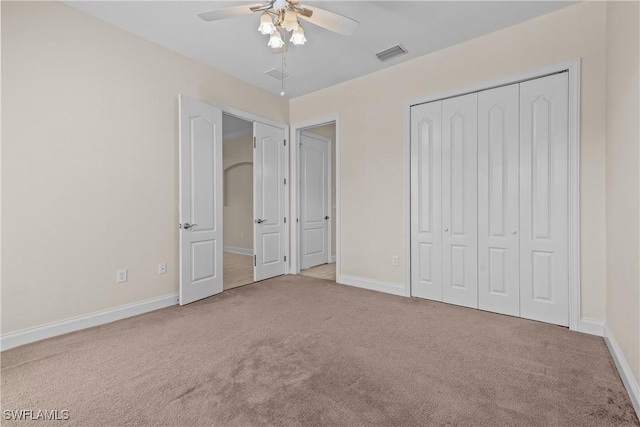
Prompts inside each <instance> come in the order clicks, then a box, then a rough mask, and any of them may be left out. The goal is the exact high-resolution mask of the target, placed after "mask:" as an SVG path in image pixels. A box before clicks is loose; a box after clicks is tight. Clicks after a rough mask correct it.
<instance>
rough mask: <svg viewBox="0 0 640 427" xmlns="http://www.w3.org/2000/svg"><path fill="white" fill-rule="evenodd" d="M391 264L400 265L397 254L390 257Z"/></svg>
mask: <svg viewBox="0 0 640 427" xmlns="http://www.w3.org/2000/svg"><path fill="white" fill-rule="evenodd" d="M391 264H393V265H395V266H398V265H400V257H399V256H398V255H394V256H392V257H391Z"/></svg>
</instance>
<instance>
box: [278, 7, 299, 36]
mask: <svg viewBox="0 0 640 427" xmlns="http://www.w3.org/2000/svg"><path fill="white" fill-rule="evenodd" d="M282 26H283V27H284V29H285V30H287V31H293V30H295V29H296V28H298V26H299V25H298V15H297V14H296V11H295V10H291V9H287V11H286V12H285V13H284V19H283V20H282Z"/></svg>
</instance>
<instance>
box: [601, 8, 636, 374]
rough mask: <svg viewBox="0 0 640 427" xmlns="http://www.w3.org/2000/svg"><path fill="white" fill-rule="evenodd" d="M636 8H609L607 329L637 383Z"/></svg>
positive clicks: (607, 82)
mask: <svg viewBox="0 0 640 427" xmlns="http://www.w3.org/2000/svg"><path fill="white" fill-rule="evenodd" d="M639 9H640V7H639V3H638V2H608V3H607V79H606V84H607V101H606V107H607V179H606V185H607V200H606V202H607V203H606V206H607V226H606V231H607V299H606V303H607V325H608V327H609V329H610V331H611V333H612V334H613V336H614V337H615V339H616V341H617V342H618V344H619V345H620V348H621V349H622V352H623V354H624V356H625V359H626V360H627V362H628V363H629V366H630V367H631V370H632V371H633V374H634V375H635V378H636V381H638V382H640V348H639V346H640V174H639V169H640V129H639V128H638V126H639V124H638V123H639V122H640V85H639V80H640V29H639V28H640V10H639Z"/></svg>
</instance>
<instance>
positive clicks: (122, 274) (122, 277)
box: [116, 268, 127, 283]
mask: <svg viewBox="0 0 640 427" xmlns="http://www.w3.org/2000/svg"><path fill="white" fill-rule="evenodd" d="M126 281H127V269H126V268H125V269H124V270H118V276H117V277H116V283H122V282H126Z"/></svg>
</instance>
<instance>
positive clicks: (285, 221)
mask: <svg viewBox="0 0 640 427" xmlns="http://www.w3.org/2000/svg"><path fill="white" fill-rule="evenodd" d="M284 223H285V224H286V223H287V217H286V216H285V217H284Z"/></svg>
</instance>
